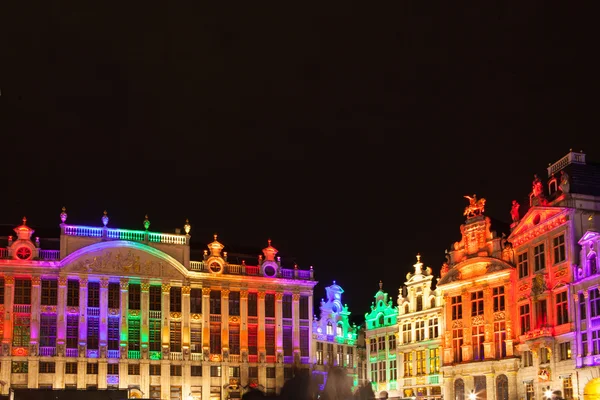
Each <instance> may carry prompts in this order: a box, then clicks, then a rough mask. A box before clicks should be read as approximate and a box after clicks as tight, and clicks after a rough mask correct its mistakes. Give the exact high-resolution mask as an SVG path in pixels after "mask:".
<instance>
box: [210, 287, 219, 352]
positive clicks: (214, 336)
mask: <svg viewBox="0 0 600 400" xmlns="http://www.w3.org/2000/svg"><path fill="white" fill-rule="evenodd" d="M219 292H220V291H219ZM211 293H212V291H211ZM219 295H220V293H219ZM210 354H221V324H220V323H212V324H210Z"/></svg>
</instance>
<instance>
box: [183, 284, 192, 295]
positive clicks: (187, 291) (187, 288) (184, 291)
mask: <svg viewBox="0 0 600 400" xmlns="http://www.w3.org/2000/svg"><path fill="white" fill-rule="evenodd" d="M191 292H192V288H191V287H190V286H182V287H181V294H190V293H191Z"/></svg>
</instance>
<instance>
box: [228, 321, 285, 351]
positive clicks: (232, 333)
mask: <svg viewBox="0 0 600 400" xmlns="http://www.w3.org/2000/svg"><path fill="white" fill-rule="evenodd" d="M284 341H285V338H284ZM229 353H230V354H236V355H239V354H240V326H239V325H238V324H232V325H229Z"/></svg>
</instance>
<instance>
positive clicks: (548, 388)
mask: <svg viewBox="0 0 600 400" xmlns="http://www.w3.org/2000/svg"><path fill="white" fill-rule="evenodd" d="M544 396H546V398H547V399H551V398H552V390H550V386H546V391H545V392H544Z"/></svg>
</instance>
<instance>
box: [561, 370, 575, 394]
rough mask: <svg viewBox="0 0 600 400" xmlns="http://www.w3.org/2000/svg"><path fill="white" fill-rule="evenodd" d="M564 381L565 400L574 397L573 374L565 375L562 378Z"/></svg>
mask: <svg viewBox="0 0 600 400" xmlns="http://www.w3.org/2000/svg"><path fill="white" fill-rule="evenodd" d="M562 382H563V399H564V400H572V399H573V381H572V380H571V376H570V375H569V376H564V377H563V379H562Z"/></svg>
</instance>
